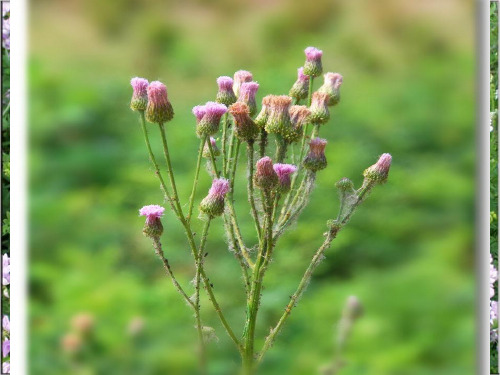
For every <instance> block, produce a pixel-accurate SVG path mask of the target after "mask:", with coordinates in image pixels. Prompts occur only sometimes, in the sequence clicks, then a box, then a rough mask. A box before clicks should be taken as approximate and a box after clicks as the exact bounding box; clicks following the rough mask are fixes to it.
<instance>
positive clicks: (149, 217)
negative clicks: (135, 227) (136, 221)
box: [139, 204, 165, 224]
mask: <svg viewBox="0 0 500 375" xmlns="http://www.w3.org/2000/svg"><path fill="white" fill-rule="evenodd" d="M164 211H165V208H163V207H162V206H158V205H157V204H150V205H149V206H144V207H142V208H141V209H140V210H139V215H140V216H146V223H147V224H152V223H153V222H154V221H155V220H156V219H159V218H161V217H162V216H163V212H164Z"/></svg>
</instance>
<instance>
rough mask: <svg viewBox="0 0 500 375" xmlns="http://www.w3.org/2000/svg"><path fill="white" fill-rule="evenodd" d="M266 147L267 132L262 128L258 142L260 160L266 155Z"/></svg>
mask: <svg viewBox="0 0 500 375" xmlns="http://www.w3.org/2000/svg"><path fill="white" fill-rule="evenodd" d="M266 147H267V132H266V130H265V129H264V127H262V128H261V129H260V142H259V158H260V159H262V158H263V157H264V156H265V155H266Z"/></svg>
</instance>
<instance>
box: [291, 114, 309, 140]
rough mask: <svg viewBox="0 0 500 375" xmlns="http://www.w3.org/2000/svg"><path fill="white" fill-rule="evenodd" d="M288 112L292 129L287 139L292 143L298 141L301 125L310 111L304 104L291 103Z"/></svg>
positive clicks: (306, 120)
mask: <svg viewBox="0 0 500 375" xmlns="http://www.w3.org/2000/svg"><path fill="white" fill-rule="evenodd" d="M288 112H289V114H290V121H291V123H292V131H291V132H290V134H289V136H288V139H287V141H288V142H290V143H293V142H297V141H299V139H300V138H301V136H302V127H303V126H304V125H305V124H307V122H308V121H309V117H310V115H311V111H309V109H308V108H307V107H306V106H305V105H292V106H291V107H290V110H289V111H288Z"/></svg>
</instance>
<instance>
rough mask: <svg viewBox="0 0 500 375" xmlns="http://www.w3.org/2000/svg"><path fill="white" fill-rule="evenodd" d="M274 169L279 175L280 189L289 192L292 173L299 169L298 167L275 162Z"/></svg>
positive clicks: (282, 191) (281, 191)
mask: <svg viewBox="0 0 500 375" xmlns="http://www.w3.org/2000/svg"><path fill="white" fill-rule="evenodd" d="M273 169H274V171H275V172H276V174H277V175H278V179H279V185H278V191H279V192H280V193H288V192H289V191H290V185H291V180H290V175H291V174H292V173H295V172H296V171H297V167H296V166H295V165H293V164H279V163H278V164H274V165H273Z"/></svg>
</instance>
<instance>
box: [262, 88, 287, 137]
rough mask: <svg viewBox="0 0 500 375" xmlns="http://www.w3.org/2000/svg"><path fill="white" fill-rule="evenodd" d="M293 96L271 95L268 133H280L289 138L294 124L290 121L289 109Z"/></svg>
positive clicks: (267, 124)
mask: <svg viewBox="0 0 500 375" xmlns="http://www.w3.org/2000/svg"><path fill="white" fill-rule="evenodd" d="M291 104H292V98H290V97H289V96H287V95H271V96H270V99H269V107H268V108H269V115H268V117H267V121H266V125H265V129H266V131H267V132H268V133H274V134H280V135H281V136H283V137H285V138H288V137H289V135H290V131H291V130H292V125H291V122H290V114H289V112H288V111H289V109H290V105H291Z"/></svg>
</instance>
